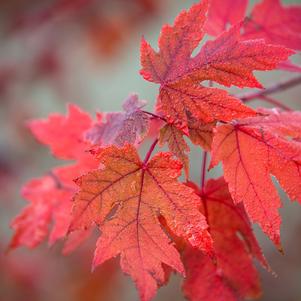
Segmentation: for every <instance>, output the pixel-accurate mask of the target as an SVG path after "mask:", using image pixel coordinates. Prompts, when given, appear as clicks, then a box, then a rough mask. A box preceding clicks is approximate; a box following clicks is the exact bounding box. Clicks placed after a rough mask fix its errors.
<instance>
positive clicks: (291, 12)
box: [244, 0, 301, 50]
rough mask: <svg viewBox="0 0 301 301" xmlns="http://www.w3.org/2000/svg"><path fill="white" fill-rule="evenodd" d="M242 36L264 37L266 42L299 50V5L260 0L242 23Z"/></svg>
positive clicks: (275, 0)
mask: <svg viewBox="0 0 301 301" xmlns="http://www.w3.org/2000/svg"><path fill="white" fill-rule="evenodd" d="M244 38H246V39H256V38H264V39H265V40H266V41H267V42H268V43H273V44H280V45H285V46H286V47H289V48H292V49H298V50H300V49H301V8H300V6H297V5H290V6H283V5H282V4H281V2H280V0H263V1H261V2H260V3H259V4H257V5H256V6H255V7H254V9H253V11H252V13H251V16H250V18H249V19H248V20H247V21H246V23H245V25H244Z"/></svg>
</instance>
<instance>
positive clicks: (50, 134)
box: [28, 104, 92, 160]
mask: <svg viewBox="0 0 301 301" xmlns="http://www.w3.org/2000/svg"><path fill="white" fill-rule="evenodd" d="M28 126H29V128H30V130H31V131H32V133H33V135H34V136H35V137H36V138H37V139H38V140H39V142H41V143H43V144H46V145H47V146H49V147H50V149H51V151H52V153H53V155H54V156H56V157H58V158H60V159H67V160H68V159H78V158H79V157H82V156H83V154H84V153H85V151H86V149H87V146H86V144H85V143H84V137H83V133H84V132H85V131H87V130H88V129H90V128H91V126H92V119H91V117H90V116H89V114H88V113H85V112H83V111H82V110H80V108H79V107H77V106H76V105H72V104H70V105H69V106H68V115H67V116H64V115H61V114H51V115H49V117H48V118H47V119H38V120H33V121H31V122H29V123H28Z"/></svg>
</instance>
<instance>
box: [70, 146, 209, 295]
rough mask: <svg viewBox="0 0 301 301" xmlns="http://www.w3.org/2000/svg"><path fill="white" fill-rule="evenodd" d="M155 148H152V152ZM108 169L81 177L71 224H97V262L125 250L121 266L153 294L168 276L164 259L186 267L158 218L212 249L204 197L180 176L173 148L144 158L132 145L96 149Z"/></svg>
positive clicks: (193, 242)
mask: <svg viewBox="0 0 301 301" xmlns="http://www.w3.org/2000/svg"><path fill="white" fill-rule="evenodd" d="M149 154H150V153H149ZM97 156H98V158H99V160H100V163H101V164H103V166H104V167H103V169H99V170H96V171H92V172H90V173H88V174H87V175H84V176H82V177H80V178H79V179H78V180H77V184H78V185H79V186H80V191H79V193H77V194H76V196H75V198H74V207H73V222H72V224H71V230H73V229H84V228H87V227H88V228H89V227H90V226H91V225H93V224H97V225H99V226H100V229H101V236H100V238H99V240H98V242H97V248H96V251H95V257H94V262H93V267H96V266H97V265H100V264H101V263H103V262H104V261H106V260H108V259H110V258H112V257H115V256H116V255H118V254H120V255H121V267H122V269H123V271H124V272H126V273H128V274H130V275H131V277H132V278H133V279H134V281H135V282H136V284H137V287H138V289H139V292H140V295H141V299H142V300H144V301H145V300H150V299H151V298H152V297H153V296H154V294H155V292H156V290H157V286H158V285H160V284H163V283H164V281H165V273H164V270H163V269H162V263H164V264H166V265H168V266H170V267H172V268H173V269H175V270H177V271H178V272H179V273H182V274H183V273H184V268H183V266H182V262H181V260H180V256H179V254H178V252H177V251H176V249H175V248H174V247H173V245H171V244H170V239H169V238H168V236H167V235H166V234H165V232H164V231H163V230H162V228H161V226H160V222H159V220H158V217H159V215H162V216H163V217H164V218H165V220H166V222H167V224H168V226H169V227H170V229H171V230H172V231H173V232H174V233H175V234H176V235H177V236H180V237H183V238H185V239H187V240H188V241H189V242H190V243H191V245H193V246H195V247H198V248H199V249H201V250H203V251H205V252H207V253H210V252H211V251H212V250H211V247H212V246H211V244H212V242H211V238H210V236H209V234H208V232H207V230H206V229H207V223H206V221H205V218H204V216H203V215H202V214H201V213H200V212H199V211H198V210H197V206H198V205H199V202H200V199H199V197H198V196H197V195H196V194H194V192H193V190H192V189H191V188H189V187H187V186H185V185H183V184H181V183H179V182H178V181H177V178H178V177H179V176H180V174H181V169H182V164H181V163H180V162H179V161H176V160H173V159H172V158H171V156H172V155H171V154H170V153H159V154H157V155H156V156H154V158H152V160H150V161H149V162H148V159H149V155H148V156H147V157H146V159H145V160H144V162H141V161H140V159H139V157H138V154H137V151H136V149H135V148H134V147H133V146H131V145H128V144H127V145H125V146H124V147H123V148H117V147H116V146H111V147H108V148H105V149H102V150H100V152H99V154H98V155H97Z"/></svg>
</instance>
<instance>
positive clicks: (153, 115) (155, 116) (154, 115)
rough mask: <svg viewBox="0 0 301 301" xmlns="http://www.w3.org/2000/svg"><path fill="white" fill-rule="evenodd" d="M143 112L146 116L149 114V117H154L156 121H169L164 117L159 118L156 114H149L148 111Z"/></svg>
mask: <svg viewBox="0 0 301 301" xmlns="http://www.w3.org/2000/svg"><path fill="white" fill-rule="evenodd" d="M142 112H143V113H145V114H147V115H150V116H152V117H154V118H156V119H161V120H163V121H164V122H167V120H166V119H165V118H164V117H162V116H159V115H157V114H154V113H151V112H148V111H144V110H142Z"/></svg>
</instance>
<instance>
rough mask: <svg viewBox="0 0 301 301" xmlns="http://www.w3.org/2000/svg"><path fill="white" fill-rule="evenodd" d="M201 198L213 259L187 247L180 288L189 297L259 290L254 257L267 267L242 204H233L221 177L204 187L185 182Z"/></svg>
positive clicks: (250, 294)
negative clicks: (211, 243) (211, 241)
mask: <svg viewBox="0 0 301 301" xmlns="http://www.w3.org/2000/svg"><path fill="white" fill-rule="evenodd" d="M188 185H189V186H190V187H193V188H194V189H195V191H196V192H197V193H198V194H199V195H200V196H201V198H202V206H201V212H202V213H203V214H205V215H206V217H207V222H208V225H209V227H210V228H209V229H210V230H209V231H210V234H211V236H212V239H213V245H214V249H215V254H216V262H213V261H212V259H210V258H209V257H206V256H204V255H203V254H202V253H201V252H199V251H198V250H196V249H193V248H191V247H187V248H186V250H185V252H184V263H185V268H186V271H187V278H186V279H185V282H184V285H183V290H184V293H185V295H186V296H187V297H188V298H189V300H191V301H222V300H227V301H237V300H241V299H245V298H248V299H249V298H256V297H258V296H259V295H260V294H261V288H260V281H259V275H258V272H257V270H256V267H255V265H254V263H253V259H257V260H258V261H259V262H261V264H262V265H263V266H265V267H266V268H268V265H267V263H266V261H265V258H264V257H263V255H262V252H261V250H260V247H259V245H258V243H257V241H256V238H255V236H254V234H253V231H252V228H251V225H250V222H249V219H248V217H247V215H246V213H245V210H244V208H243V206H241V204H240V205H238V206H236V205H234V203H233V200H232V199H231V195H230V193H229V191H228V187H227V183H226V182H225V181H224V179H223V178H219V179H217V180H209V181H208V183H207V185H206V187H205V188H204V190H203V191H200V190H199V189H198V187H196V185H195V184H193V183H188Z"/></svg>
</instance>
